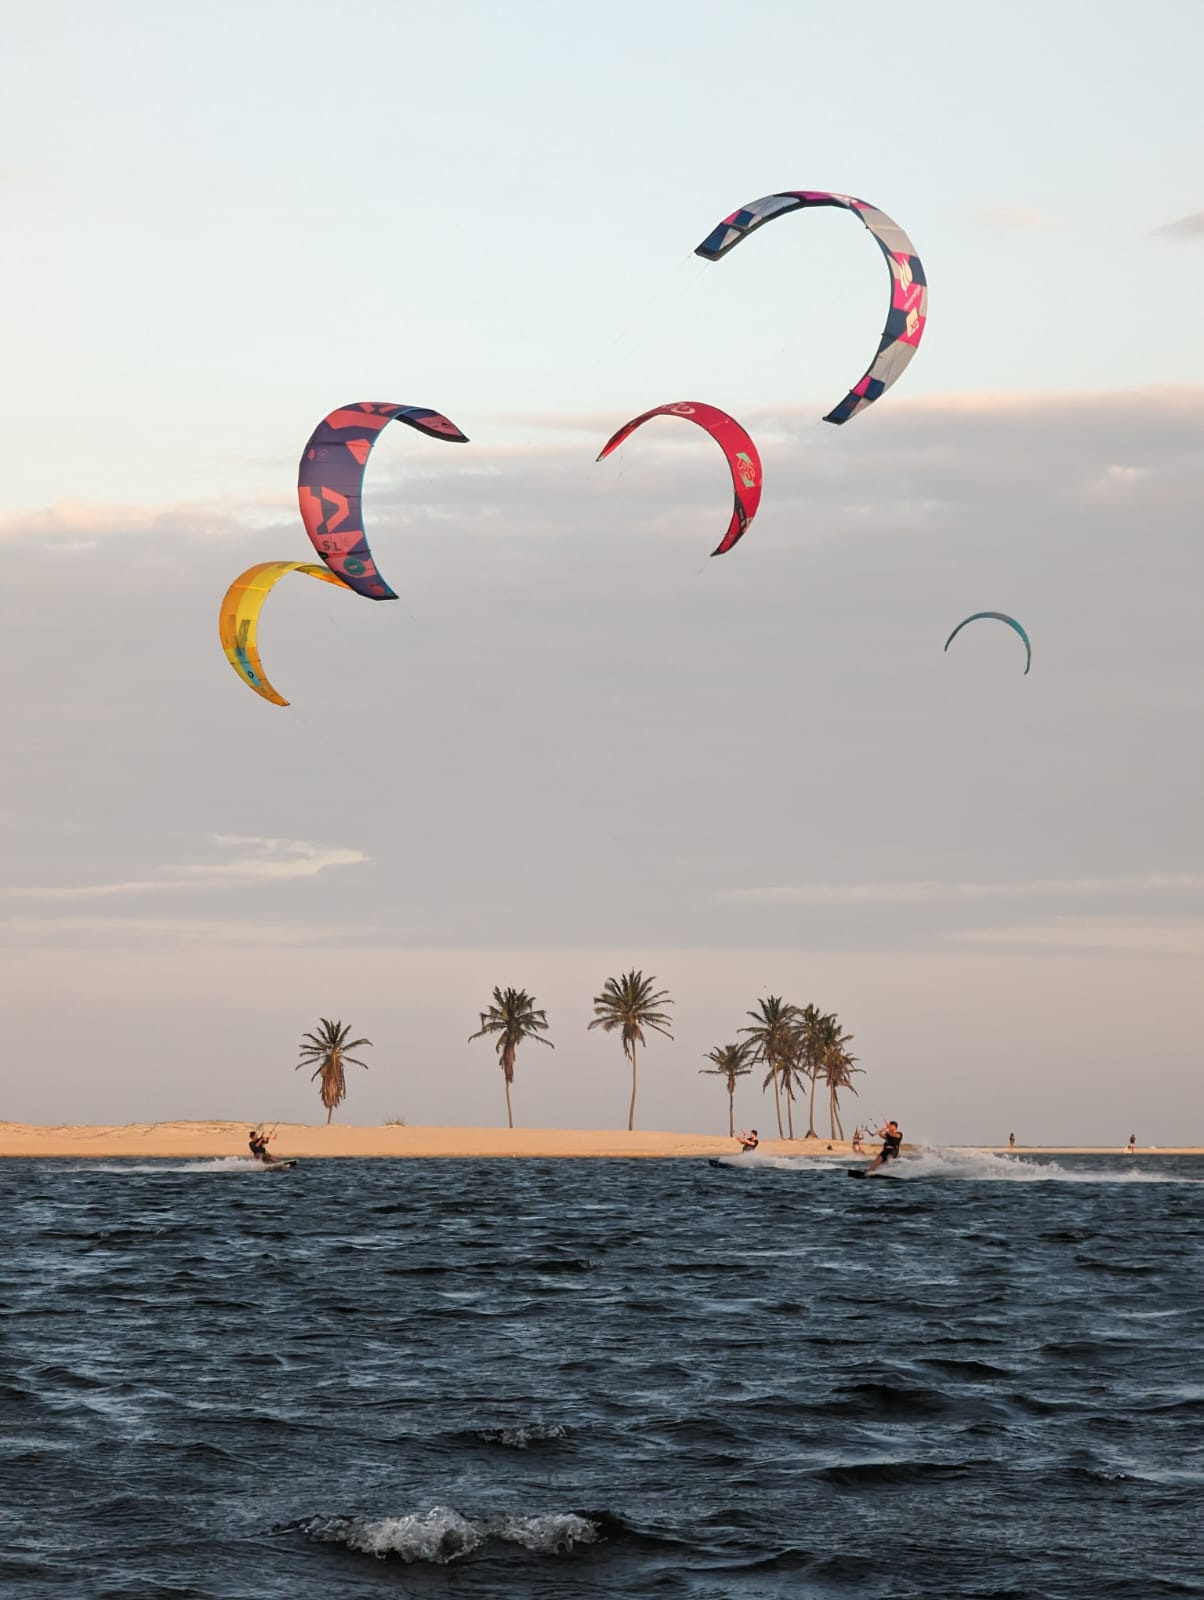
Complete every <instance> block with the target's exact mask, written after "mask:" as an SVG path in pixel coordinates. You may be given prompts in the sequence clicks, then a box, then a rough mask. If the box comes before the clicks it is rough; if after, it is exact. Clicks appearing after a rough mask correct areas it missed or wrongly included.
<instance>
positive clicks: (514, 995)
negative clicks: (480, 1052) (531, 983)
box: [468, 989, 556, 1128]
mask: <svg viewBox="0 0 1204 1600" xmlns="http://www.w3.org/2000/svg"><path fill="white" fill-rule="evenodd" d="M480 1015H481V1026H480V1027H479V1028H478V1029H477V1031H476V1032H475V1033H470V1034H469V1035H468V1042H469V1044H471V1043H472V1041H473V1040H474V1039H480V1038H482V1037H483V1036H484V1035H485V1034H487V1033H496V1034H497V1045H496V1047H495V1048H496V1050H497V1053H498V1055H499V1056H500V1057H501V1061H502V1076H503V1077H504V1078H505V1080H506V1124H507V1126H508V1127H511V1128H513V1126H514V1115H513V1113H512V1112H511V1110H510V1085H511V1084H512V1083H513V1082H514V1058H515V1057H516V1056H517V1054H518V1047H519V1045H520V1044H522V1043H523V1042H524V1041H525V1040H527V1039H534V1040H536V1041H537V1042H538V1043H539V1044H546V1045H547V1047H548V1049H549V1050H555V1048H556V1046H555V1045H554V1044H553V1043H552V1041H551V1040H550V1039H541V1038H540V1037H539V1036H540V1034H541V1033H543V1032H544V1031H545V1030H546V1028H547V1026H548V1019H547V1015H546V1013H545V1012H543V1011H540V1010H538V1009H537V1008H536V1005H535V997H534V995H529V994H528V993H527V991H526V990H525V989H494V991H493V1004H492V1005H491V1006H490V1007H489V1010H488V1011H482V1012H481V1014H480Z"/></svg>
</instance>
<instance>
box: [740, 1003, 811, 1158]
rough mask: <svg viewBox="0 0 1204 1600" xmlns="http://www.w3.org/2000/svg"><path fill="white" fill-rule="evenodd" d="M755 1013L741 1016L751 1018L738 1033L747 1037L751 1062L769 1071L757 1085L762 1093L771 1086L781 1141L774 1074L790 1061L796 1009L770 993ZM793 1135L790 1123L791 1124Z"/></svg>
mask: <svg viewBox="0 0 1204 1600" xmlns="http://www.w3.org/2000/svg"><path fill="white" fill-rule="evenodd" d="M757 1005H758V1006H759V1007H760V1009H759V1010H758V1011H748V1012H746V1013H745V1015H746V1016H749V1017H751V1018H752V1019H753V1026H752V1027H751V1028H741V1029H740V1030H739V1032H741V1033H746V1034H748V1036H749V1042H750V1043H751V1044H752V1046H753V1059H754V1060H755V1061H763V1062H764V1063H765V1065H766V1066H767V1067H768V1068H769V1071H768V1072H767V1073H766V1074H765V1081H764V1083H763V1084H762V1085H761V1088H762V1090H765V1089H767V1088H768V1087H769V1085H770V1084H771V1083H772V1084H773V1105H774V1110H775V1111H776V1112H777V1116H778V1138H779V1139H784V1138H785V1136H786V1135H785V1131H784V1129H783V1127H782V1101H781V1095H780V1084H779V1081H778V1075H779V1073H781V1072H782V1071H783V1070H784V1068H785V1064H786V1062H787V1061H788V1060H789V1059H790V1056H791V1053H792V1051H793V1048H794V1040H793V1034H794V1027H795V1022H796V1019H797V1017H798V1007H797V1006H792V1005H790V1004H789V1003H788V1002H787V1001H785V1000H783V999H782V998H781V996H780V995H776V994H771V995H769V996H768V997H767V998H766V999H764V1000H758V1001H757ZM791 1132H792V1136H793V1123H792V1125H791Z"/></svg>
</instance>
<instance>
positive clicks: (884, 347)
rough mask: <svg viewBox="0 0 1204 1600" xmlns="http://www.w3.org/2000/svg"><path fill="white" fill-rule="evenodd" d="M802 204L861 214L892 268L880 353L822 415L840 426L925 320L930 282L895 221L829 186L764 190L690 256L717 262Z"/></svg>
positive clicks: (887, 380)
mask: <svg viewBox="0 0 1204 1600" xmlns="http://www.w3.org/2000/svg"><path fill="white" fill-rule="evenodd" d="M806 206H840V207H842V208H843V209H844V210H846V211H851V212H853V214H854V215H855V216H858V217H860V218H861V220H862V222H864V223H865V225H866V227H867V228H868V229H869V230H870V232H871V233H872V234H873V236H874V238H875V239H877V241H878V247H879V249H880V250H881V251H882V254H883V255H884V256H885V257H886V264H887V266H888V267H889V268H890V276H891V296H890V311H889V312H888V314H887V318H886V327H885V328H884V329H883V332H882V339H881V342H880V343H879V345H878V353H877V355H876V356H875V357H874V359H873V361H872V363H871V364H870V367H869V369H868V370H867V371H866V373H865V374H864V375H863V376H862V377H861V378H859V379H858V381H857V382H856V383H855V384H854V385H853V387H852V388H851V389H850V390H849V392H848V394H847V395H846V396H845V397H844V399H843V400H842V401H841V402H840V404H839V405H838V406H835V407H833V409H832V410H831V411H829V412H828V414H827V415H826V416H825V417H824V421H825V422H835V423H838V424H839V423H842V422H847V421H848V420H849V418H850V417H855V416H856V415H857V413H858V412H859V411H864V410H865V408H866V406H868V405H871V404H872V403H873V402H874V401H875V400H877V399H878V397H879V395H882V394H885V392H886V391H887V389H889V388H890V386H891V384H892V383H894V381H895V379H896V378H898V377H899V376H901V374H902V372H903V370H904V368H905V367H906V366H907V363H908V362H909V361H910V360H911V358H912V356H913V355H914V354H915V353H916V350H917V349H918V348H919V343H920V340H921V338H922V337H923V334H924V324H925V323H926V322H927V320H928V280H927V279H926V278H925V276H924V268H923V266H922V265H921V262H920V258H919V256H918V255H916V252H915V246H914V245H913V244H912V242H911V240H910V239H909V238H908V237H907V235H906V234H905V233H904V232H903V229H902V228H901V227H900V226H899V224H898V223H897V222H893V221H892V220H891V218H890V217H888V216H887V214H886V212H885V211H879V210H878V209H877V207H876V206H872V205H870V203H869V201H868V200H857V199H854V197H853V196H852V195H849V194H832V193H829V191H828V190H827V189H786V190H784V191H783V192H782V193H781V194H767V195H765V196H764V198H763V199H761V200H751V201H750V202H749V203H748V205H746V206H741V207H740V209H739V211H733V212H732V214H731V216H730V217H725V218H724V219H723V221H722V222H721V223H720V224H719V226H718V227H717V228H716V229H715V230H714V232H713V233H710V234H708V235H707V237H706V238H705V239H704V240H703V241H702V243H701V244H700V245H699V246H698V247H697V248H696V249H695V251H694V254H695V255H696V256H703V257H704V258H705V259H706V260H707V261H718V260H719V259H720V258H721V257H722V256H725V255H727V253H728V251H729V250H734V249H735V247H736V246H737V245H738V244H739V243H740V241H741V240H742V239H747V237H748V235H749V234H750V233H755V232H756V230H757V229H758V228H760V227H762V226H763V225H764V224H765V223H766V222H772V221H773V219H774V218H775V217H782V216H785V215H786V213H787V212H788V211H799V210H802V209H803V208H804V207H806Z"/></svg>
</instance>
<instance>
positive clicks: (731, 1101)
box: [727, 1079, 736, 1139]
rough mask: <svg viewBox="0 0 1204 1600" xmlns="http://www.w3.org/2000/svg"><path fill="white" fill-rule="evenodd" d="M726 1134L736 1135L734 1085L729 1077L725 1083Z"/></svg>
mask: <svg viewBox="0 0 1204 1600" xmlns="http://www.w3.org/2000/svg"><path fill="white" fill-rule="evenodd" d="M727 1136H728V1138H729V1139H734V1138H735V1137H736V1085H735V1084H734V1083H733V1082H732V1081H731V1080H730V1079H729V1080H728V1085H727Z"/></svg>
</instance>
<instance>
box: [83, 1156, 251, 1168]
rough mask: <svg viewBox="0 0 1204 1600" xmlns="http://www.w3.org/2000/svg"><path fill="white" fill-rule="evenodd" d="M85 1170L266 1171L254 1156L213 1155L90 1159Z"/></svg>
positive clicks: (85, 1165) (85, 1164)
mask: <svg viewBox="0 0 1204 1600" xmlns="http://www.w3.org/2000/svg"><path fill="white" fill-rule="evenodd" d="M79 1170H81V1171H83V1172H264V1171H266V1170H267V1169H266V1168H265V1167H264V1164H263V1162H262V1161H256V1159H255V1157H254V1156H211V1157H209V1158H207V1159H206V1160H203V1161H88V1162H81V1163H80V1169H79Z"/></svg>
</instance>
